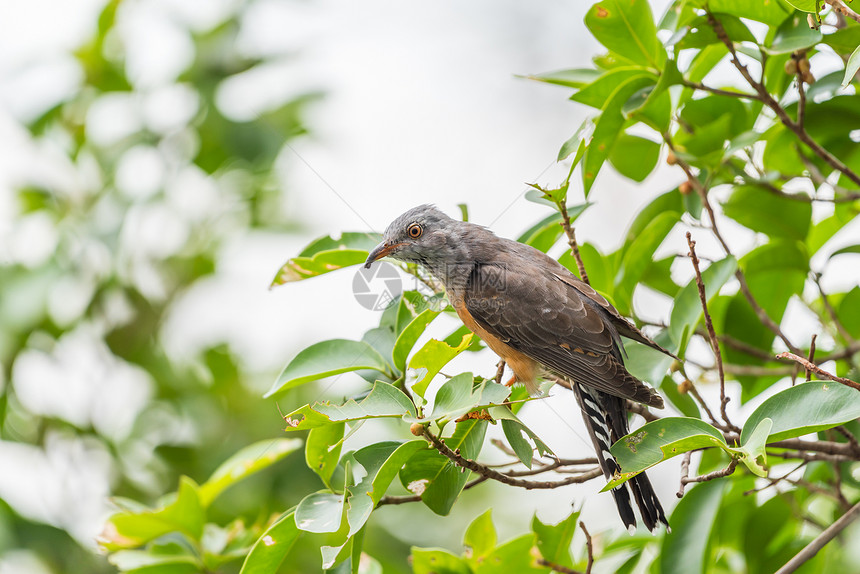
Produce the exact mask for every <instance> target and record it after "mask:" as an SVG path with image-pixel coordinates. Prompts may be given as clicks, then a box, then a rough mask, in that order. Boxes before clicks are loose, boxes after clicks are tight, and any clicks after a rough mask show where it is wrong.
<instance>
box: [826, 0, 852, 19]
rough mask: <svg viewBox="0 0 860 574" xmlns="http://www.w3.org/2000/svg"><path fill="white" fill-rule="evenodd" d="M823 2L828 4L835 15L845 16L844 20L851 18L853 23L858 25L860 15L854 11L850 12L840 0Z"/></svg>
mask: <svg viewBox="0 0 860 574" xmlns="http://www.w3.org/2000/svg"><path fill="white" fill-rule="evenodd" d="M824 1H825V2H827V3H828V4H830V6H832V7H833V11H834V12H836V13H837V14H841V15H842V16H845V17H846V18H851V19H852V20H854V21H855V22H858V23H860V14H857V12H855V11H854V10H852V9H851V8H849V7H848V6H846V5H845V4H844V3H843V2H842V0H824Z"/></svg>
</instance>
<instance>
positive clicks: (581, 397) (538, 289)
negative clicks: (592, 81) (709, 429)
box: [365, 204, 677, 533]
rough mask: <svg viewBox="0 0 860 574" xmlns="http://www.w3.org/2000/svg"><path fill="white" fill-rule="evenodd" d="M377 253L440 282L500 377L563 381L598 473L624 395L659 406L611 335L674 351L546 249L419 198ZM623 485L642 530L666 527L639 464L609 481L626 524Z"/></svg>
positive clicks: (622, 425)
mask: <svg viewBox="0 0 860 574" xmlns="http://www.w3.org/2000/svg"><path fill="white" fill-rule="evenodd" d="M386 256H388V257H391V258H393V259H395V260H398V261H402V262H408V263H418V264H420V265H422V266H423V267H424V268H425V269H426V270H427V271H428V272H429V273H430V274H431V275H433V276H434V277H435V278H436V279H437V280H439V281H440V282H441V283H442V285H443V286H444V288H445V291H446V294H447V297H448V301H449V303H450V304H451V305H452V306H453V307H454V309H455V310H456V312H457V315H458V316H459V317H460V319H461V320H462V322H463V323H464V324H465V325H466V327H468V328H469V329H470V330H471V331H472V332H473V333H475V334H476V335H478V336H479V337H480V338H481V339H482V340H483V341H484V343H486V344H487V346H488V347H489V348H490V349H492V350H493V351H494V352H495V353H496V354H497V355H499V357H500V358H501V359H503V360H504V361H505V362H506V363H507V365H508V366H509V367H510V369H511V371H513V377H512V380H511V381H510V382H509V383H513V382H519V383H522V384H524V385H525V387H526V389H527V390H528V391H529V393H531V394H536V393H537V392H538V389H539V386H538V384H539V383H538V379H539V378H540V377H542V376H543V375H545V374H554V375H558V376H561V377H563V378H565V379H567V380H569V381H571V383H572V384H571V388H572V389H573V391H574V394H575V397H576V399H577V403H578V404H579V407H580V410H581V411H582V415H583V418H584V420H585V426H586V428H587V429H588V434H589V436H590V438H591V441H592V444H593V446H594V449H595V451H596V454H597V460H598V463H599V466H600V468H601V470H602V471H603V474H604V476H605V477H606V478H607V479H609V478H611V477H612V476H614V475H616V474H617V473H619V472H620V471H621V468H620V466H619V464H618V462H617V461H616V460H615V458H614V457H613V456H612V454H611V452H610V450H609V447H610V446H611V445H612V444H613V443H614V442H615V441H617V440H619V439H620V438H621V437H623V436H625V435H626V434H628V433H629V427H628V421H627V402H626V401H627V400H628V399H629V400H631V401H635V402H638V403H642V404H645V405H648V406H650V407H655V408H663V399H662V398H661V397H660V395H659V394H658V393H657V391H656V390H655V389H653V388H652V387H650V386H648V385H647V384H646V383H644V382H642V381H640V380H639V379H637V378H636V377H634V376H633V375H632V374H630V373H629V372H628V371H627V369H626V368H625V366H624V359H623V357H624V347H623V344H622V339H621V337H626V338H628V339H632V340H634V341H637V342H639V343H642V344H644V345H647V346H649V347H652V348H654V349H656V350H658V351H660V352H663V353H666V354H667V355H670V356H672V357H674V355H673V354H672V353H671V352H669V351H667V350H666V349H664V348H663V347H661V346H660V345H658V344H657V343H656V342H654V341H652V340H651V339H650V338H648V337H647V336H646V335H645V334H643V333H642V332H641V331H640V330H639V329H638V328H636V326H635V325H633V324H632V323H630V322H629V321H628V320H627V319H625V318H624V317H622V316H621V314H620V313H619V312H618V311H617V310H616V309H615V308H614V307H613V306H612V305H611V304H610V303H609V302H608V301H607V300H606V299H605V298H604V297H603V296H601V295H600V294H599V293H598V292H597V291H596V290H594V289H593V288H592V287H591V286H590V285H589V284H587V283H585V282H583V281H581V280H579V279H578V278H577V277H576V276H575V275H574V274H573V273H571V272H570V271H569V270H568V269H567V268H566V267H564V266H563V265H562V264H560V263H559V262H558V261H556V260H555V259H553V258H552V257H550V256H548V255H546V254H545V253H543V252H542V251H539V250H537V249H535V248H533V247H531V246H529V245H526V244H524V243H520V242H518V241H514V240H511V239H506V238H502V237H498V236H496V235H495V234H494V233H493V232H492V231H491V230H489V229H487V228H486V227H484V226H481V225H477V224H475V223H470V222H467V221H460V220H456V219H453V218H451V217H449V216H448V215H446V214H445V213H444V212H442V211H440V210H439V209H437V208H436V207H435V206H433V205H429V204H425V205H419V206H417V207H414V208H412V209H410V210H408V211H406V212H405V213H403V214H402V215H400V216H399V217H397V218H396V219H395V220H394V221H392V222H391V224H390V225H389V226H388V227H387V228H386V230H385V232H384V233H383V237H382V242H381V243H380V244H379V245H377V246H376V247H375V248H374V249H373V250H372V251H370V253H369V254H368V257H367V261H366V262H365V267H366V268H370V266H371V264H372V263H373V262H375V261H377V260H379V259H381V258H383V257H386ZM676 358H677V357H676ZM631 491H632V495H633V499H634V500H635V501H636V505H637V506H638V508H639V514H640V515H641V517H642V521H643V523H644V524H645V526H646V527H647V528H648V530H650V531H651V532H655V531H656V529H657V528H658V523H662V524H664V525H665V526H666V528H668V526H669V523H668V521H667V519H666V515H665V513H664V511H663V507H662V505H661V504H660V500H659V499H658V498H657V494H656V493H655V491H654V488H653V486H652V484H651V481H650V480H649V479H648V476H647V475H646V474H645V473H644V472H643V473H641V474H638V475H636V476H634V477H633V478H632V479H630V480H629V481H627V482H625V483H623V484H621V485H620V486H618V487H616V488H613V489H612V490H611V492H612V495H613V497H614V500H615V505H616V506H617V508H618V513H619V515H620V517H621V521H622V522H623V523H624V525H625V527H626V528H627V529H628V531H630V532H631V533H632V532H634V531H635V529H636V524H637V521H636V516H635V514H634V512H633V508H632V505H631V502H630V494H631Z"/></svg>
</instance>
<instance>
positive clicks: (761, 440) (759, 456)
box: [738, 419, 773, 478]
mask: <svg viewBox="0 0 860 574" xmlns="http://www.w3.org/2000/svg"><path fill="white" fill-rule="evenodd" d="M772 426H773V421H772V420H770V419H762V420H761V421H760V422H759V424H758V425H756V427H755V429H754V430H753V431H752V432H751V433H750V435H749V436H748V437H747V440H746V441H745V442H742V444H741V446H740V448H739V449H738V450H739V451H741V452H742V453H743V455H744V456H743V457H742V458H741V461H742V462H743V463H744V464H745V465H746V466H747V468H749V470H750V472H752V473H753V474H755V475H756V476H760V477H762V478H764V477H766V476H767V469H766V468H765V467H764V465H765V464H766V463H767V453H766V452H765V445H767V436H768V434H770V429H771V427H772ZM759 460H761V462H759Z"/></svg>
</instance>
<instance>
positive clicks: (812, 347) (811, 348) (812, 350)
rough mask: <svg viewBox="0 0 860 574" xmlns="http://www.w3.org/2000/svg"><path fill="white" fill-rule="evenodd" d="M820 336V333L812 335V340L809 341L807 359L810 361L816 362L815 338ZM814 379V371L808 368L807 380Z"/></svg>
mask: <svg viewBox="0 0 860 574" xmlns="http://www.w3.org/2000/svg"><path fill="white" fill-rule="evenodd" d="M817 338H818V335H812V340H811V341H810V342H809V355H807V356H806V360H807V361H809V362H810V363H814V362H815V339H817ZM811 380H812V371H811V370H809V369H806V382H807V383H808V382H809V381H811Z"/></svg>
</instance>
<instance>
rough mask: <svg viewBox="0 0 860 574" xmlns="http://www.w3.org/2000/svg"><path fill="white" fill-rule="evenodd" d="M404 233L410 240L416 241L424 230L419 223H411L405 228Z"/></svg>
mask: <svg viewBox="0 0 860 574" xmlns="http://www.w3.org/2000/svg"><path fill="white" fill-rule="evenodd" d="M406 233H408V234H409V237H411V238H412V239H418V238H419V237H421V234H422V233H424V228H423V227H421V225H420V224H419V223H413V224H412V225H410V226H409V227H407V228H406Z"/></svg>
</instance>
